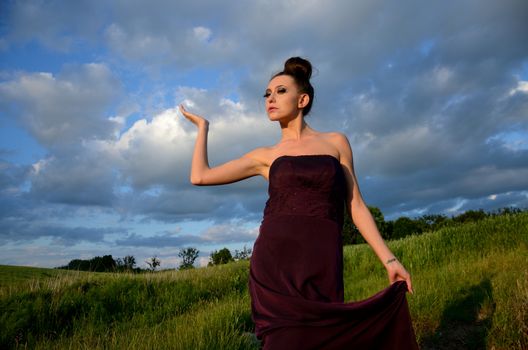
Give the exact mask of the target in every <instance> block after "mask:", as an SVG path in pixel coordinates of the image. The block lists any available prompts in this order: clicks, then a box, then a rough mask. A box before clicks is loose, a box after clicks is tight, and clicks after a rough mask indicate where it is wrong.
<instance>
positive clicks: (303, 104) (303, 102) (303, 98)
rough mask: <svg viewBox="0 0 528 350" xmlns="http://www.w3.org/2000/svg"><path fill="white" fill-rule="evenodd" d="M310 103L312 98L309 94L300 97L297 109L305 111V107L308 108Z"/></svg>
mask: <svg viewBox="0 0 528 350" xmlns="http://www.w3.org/2000/svg"><path fill="white" fill-rule="evenodd" d="M308 102H310V96H308V94H302V95H301V96H300V97H299V102H298V103H297V107H298V108H299V109H303V108H304V107H306V106H308Z"/></svg>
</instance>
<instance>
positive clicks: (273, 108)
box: [268, 107, 277, 113]
mask: <svg viewBox="0 0 528 350" xmlns="http://www.w3.org/2000/svg"><path fill="white" fill-rule="evenodd" d="M276 110H277V107H270V108H268V113H269V112H273V111H276Z"/></svg>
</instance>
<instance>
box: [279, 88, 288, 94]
mask: <svg viewBox="0 0 528 350" xmlns="http://www.w3.org/2000/svg"><path fill="white" fill-rule="evenodd" d="M285 92H286V89H285V88H280V89H277V93H279V94H283V93H285Z"/></svg>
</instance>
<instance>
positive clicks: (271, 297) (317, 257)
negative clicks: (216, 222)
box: [180, 57, 417, 350]
mask: <svg viewBox="0 0 528 350" xmlns="http://www.w3.org/2000/svg"><path fill="white" fill-rule="evenodd" d="M311 71H312V67H311V64H310V62H308V61H307V60H305V59H302V58H299V57H292V58H290V59H288V60H287V61H286V63H285V65H284V70H283V71H281V72H279V73H277V74H275V75H274V76H273V77H272V79H271V80H270V81H269V83H268V85H267V88H266V90H265V93H264V98H265V102H266V104H265V105H266V112H267V114H268V118H269V120H270V121H273V122H278V124H279V125H280V128H281V133H282V137H281V139H280V141H279V142H278V143H277V144H275V145H273V146H268V147H260V148H257V149H254V150H251V151H249V152H247V153H246V154H244V155H243V156H241V157H240V158H237V159H233V160H231V161H228V162H226V163H224V164H221V165H219V166H216V167H210V166H209V162H208V157H207V134H208V129H209V122H208V121H207V120H206V119H204V118H203V117H201V116H198V115H196V114H193V113H191V112H189V111H187V110H186V109H185V108H184V107H183V106H180V111H181V113H182V114H183V116H184V117H185V118H187V119H188V120H189V121H191V122H192V123H193V124H195V125H196V126H197V128H198V134H197V138H196V144H195V148H194V153H193V156H192V166H191V174H190V181H191V182H192V183H193V184H194V185H200V186H201V185H222V184H228V183H232V182H236V181H240V180H243V179H246V178H249V177H252V176H255V175H260V176H263V177H264V178H266V179H267V180H268V181H270V182H269V186H270V187H269V193H270V198H269V199H268V201H267V202H266V209H265V210H264V219H263V221H262V225H261V227H260V233H259V237H258V238H257V240H256V242H255V245H254V249H253V255H252V257H251V261H250V278H249V291H250V295H251V299H252V318H253V320H254V322H255V333H256V335H257V337H258V338H259V339H262V340H263V346H264V348H265V349H282V348H287V349H289V350H292V349H297V348H298V349H343V348H351V347H352V346H360V347H359V348H368V349H375V348H390V349H398V348H401V349H403V348H405V349H413V348H417V345H416V341H415V337H414V332H413V329H412V325H411V321H410V316H409V312H408V306H407V301H406V298H405V292H406V291H409V292H411V293H412V283H411V278H410V275H409V273H408V272H407V270H406V269H405V268H404V267H403V266H402V264H401V263H400V262H399V261H398V260H397V258H396V257H395V256H394V254H393V253H392V252H391V251H390V249H389V248H388V247H387V245H386V244H385V242H384V241H383V239H382V237H381V235H380V233H379V231H378V229H377V227H376V224H375V221H374V219H373V217H372V215H371V213H370V211H369V209H368V207H367V205H366V204H365V202H364V201H363V198H362V196H361V192H360V189H359V186H358V182H357V179H356V176H355V173H354V165H353V156H352V149H351V147H350V144H349V142H348V139H347V137H346V136H345V135H344V134H342V133H339V132H319V131H316V130H314V129H313V128H311V127H310V126H309V125H308V123H307V122H306V119H305V117H306V115H307V114H308V113H309V112H310V109H311V106H312V103H313V100H314V89H313V87H312V85H311V83H310V77H311ZM344 208H346V213H347V214H348V215H350V216H351V218H352V220H353V222H354V224H355V225H356V226H357V228H358V229H359V231H360V233H361V235H362V236H363V237H364V238H365V241H366V242H367V243H368V244H369V245H370V247H371V248H372V249H373V251H374V252H375V253H376V255H377V256H378V258H379V259H380V261H381V263H382V264H383V265H384V267H385V268H386V270H387V274H388V278H389V282H390V286H389V287H387V288H386V289H384V290H383V291H380V292H379V293H377V294H376V295H374V296H372V297H371V298H369V299H366V300H363V301H359V302H353V303H344V302H343V285H342V270H343V268H342V237H341V233H342V223H343V217H342V216H343V214H342V213H343V212H344V210H342V209H344ZM340 210H341V212H339V211H340Z"/></svg>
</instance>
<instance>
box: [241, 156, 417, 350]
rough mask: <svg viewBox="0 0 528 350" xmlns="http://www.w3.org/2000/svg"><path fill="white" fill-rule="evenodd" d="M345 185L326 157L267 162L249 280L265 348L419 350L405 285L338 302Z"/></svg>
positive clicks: (254, 314) (334, 162) (253, 310)
mask: <svg viewBox="0 0 528 350" xmlns="http://www.w3.org/2000/svg"><path fill="white" fill-rule="evenodd" d="M346 186H347V185H346V180H345V177H344V173H343V168H342V166H341V164H340V163H339V161H338V160H337V159H336V158H335V157H333V156H331V155H301V156H281V157H279V158H277V159H276V160H275V161H274V162H273V164H272V165H271V167H270V171H269V188H268V192H269V199H268V201H267V202H266V207H265V209H264V218H263V220H262V224H261V226H260V232H259V235H258V237H257V239H256V241H255V244H254V246H253V254H252V256H251V260H250V275H249V282H248V286H249V292H250V295H251V315H252V319H253V322H254V323H255V334H256V336H257V337H258V338H259V339H262V345H263V348H264V349H272V350H281V349H287V350H294V349H303V350H305V349H405V350H409V349H418V345H417V343H416V337H415V334H414V330H413V328H412V323H411V319H410V315H409V308H408V305H407V299H406V295H405V293H406V291H407V285H406V283H405V282H396V283H393V284H392V285H390V286H389V287H387V288H386V289H384V290H382V291H380V292H379V293H377V294H375V295H374V296H372V297H370V298H368V299H366V300H362V301H358V302H349V303H345V302H344V296H343V295H344V293H343V242H342V226H343V214H344V205H345V198H346V193H347V187H346Z"/></svg>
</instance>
